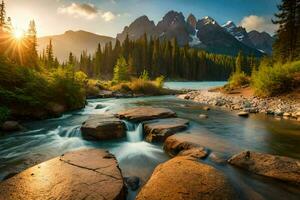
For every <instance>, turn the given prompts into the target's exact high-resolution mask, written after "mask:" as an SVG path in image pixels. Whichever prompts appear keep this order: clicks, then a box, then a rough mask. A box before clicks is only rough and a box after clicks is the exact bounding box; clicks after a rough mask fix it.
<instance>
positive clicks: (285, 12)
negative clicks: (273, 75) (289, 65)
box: [273, 0, 300, 62]
mask: <svg viewBox="0 0 300 200" xmlns="http://www.w3.org/2000/svg"><path fill="white" fill-rule="evenodd" d="M299 6H300V1H299V0H282V2H281V4H280V5H278V10H279V12H278V13H277V14H275V17H276V20H274V21H273V23H274V24H278V25H279V29H278V31H277V33H276V38H277V39H276V41H275V43H274V46H273V49H274V55H275V58H276V59H277V60H280V61H282V62H286V61H288V60H295V59H296V58H297V57H299V54H300V51H299V47H298V45H299V39H300V38H299V34H300V32H299V31H300V29H299V17H300V15H299Z"/></svg>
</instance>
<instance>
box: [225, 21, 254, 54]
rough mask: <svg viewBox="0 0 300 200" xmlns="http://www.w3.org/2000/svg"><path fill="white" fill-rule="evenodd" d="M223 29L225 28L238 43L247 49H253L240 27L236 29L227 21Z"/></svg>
mask: <svg viewBox="0 0 300 200" xmlns="http://www.w3.org/2000/svg"><path fill="white" fill-rule="evenodd" d="M223 28H225V29H226V30H227V32H228V33H230V34H231V35H232V36H234V37H235V38H236V39H237V40H238V41H240V42H242V43H244V44H245V45H247V46H249V47H252V48H255V46H254V45H253V43H252V41H251V40H250V38H249V35H248V33H247V31H246V29H245V28H243V27H241V26H239V27H237V26H236V25H235V24H234V22H232V21H228V22H227V23H226V24H224V25H223Z"/></svg>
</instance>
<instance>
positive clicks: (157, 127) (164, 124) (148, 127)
mask: <svg viewBox="0 0 300 200" xmlns="http://www.w3.org/2000/svg"><path fill="white" fill-rule="evenodd" d="M188 125H189V121H188V120H186V119H181V118H167V119H157V120H151V121H147V122H145V123H144V132H145V135H146V141H148V142H163V141H165V140H166V139H167V137H169V136H171V135H173V134H175V133H177V132H180V131H183V130H185V129H187V127H188Z"/></svg>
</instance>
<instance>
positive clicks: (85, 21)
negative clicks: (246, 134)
mask: <svg viewBox="0 0 300 200" xmlns="http://www.w3.org/2000/svg"><path fill="white" fill-rule="evenodd" d="M5 3H6V6H7V16H10V17H11V18H12V22H13V25H14V26H15V27H16V28H18V29H24V30H25V29H27V26H28V24H29V21H30V20H31V19H34V20H35V22H36V24H37V31H38V36H46V35H56V34H62V33H64V32H65V31H67V30H74V31H76V30H85V31H89V32H93V33H97V34H100V35H107V36H111V37H116V35H117V33H120V32H122V30H123V28H124V27H125V26H127V25H129V24H130V23H131V22H133V21H134V20H135V19H136V18H137V17H140V16H142V15H147V16H148V17H149V19H150V20H154V22H155V23H157V22H158V21H160V20H161V19H162V17H163V16H164V15H165V14H166V13H167V12H168V11H170V10H175V11H178V12H182V13H183V14H184V16H185V17H187V16H188V15H189V14H190V13H193V14H194V15H195V16H196V18H198V19H199V18H202V17H204V16H210V17H212V18H214V19H215V20H216V21H217V22H218V23H219V24H221V25H222V24H224V23H226V22H227V21H229V20H230V21H233V22H234V23H236V24H237V25H242V26H243V27H245V28H246V30H247V31H251V30H253V29H256V30H258V31H266V32H268V33H270V34H272V35H273V33H274V31H275V30H276V26H274V25H273V24H272V23H271V19H272V18H273V15H274V13H276V12H277V7H276V5H277V4H278V3H280V0H5Z"/></svg>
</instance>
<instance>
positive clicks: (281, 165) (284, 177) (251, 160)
mask: <svg viewBox="0 0 300 200" xmlns="http://www.w3.org/2000/svg"><path fill="white" fill-rule="evenodd" d="M228 162H229V163H230V164H232V165H235V166H237V167H240V168H243V169H246V170H248V171H251V172H253V173H255V174H259V175H263V176H267V177H270V178H275V179H278V180H281V181H287V182H291V183H294V184H297V185H300V160H296V159H293V158H288V157H284V156H275V155H270V154H264V153H257V152H252V151H244V152H241V153H239V154H237V155H235V156H233V157H232V158H230V159H229V160H228Z"/></svg>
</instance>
